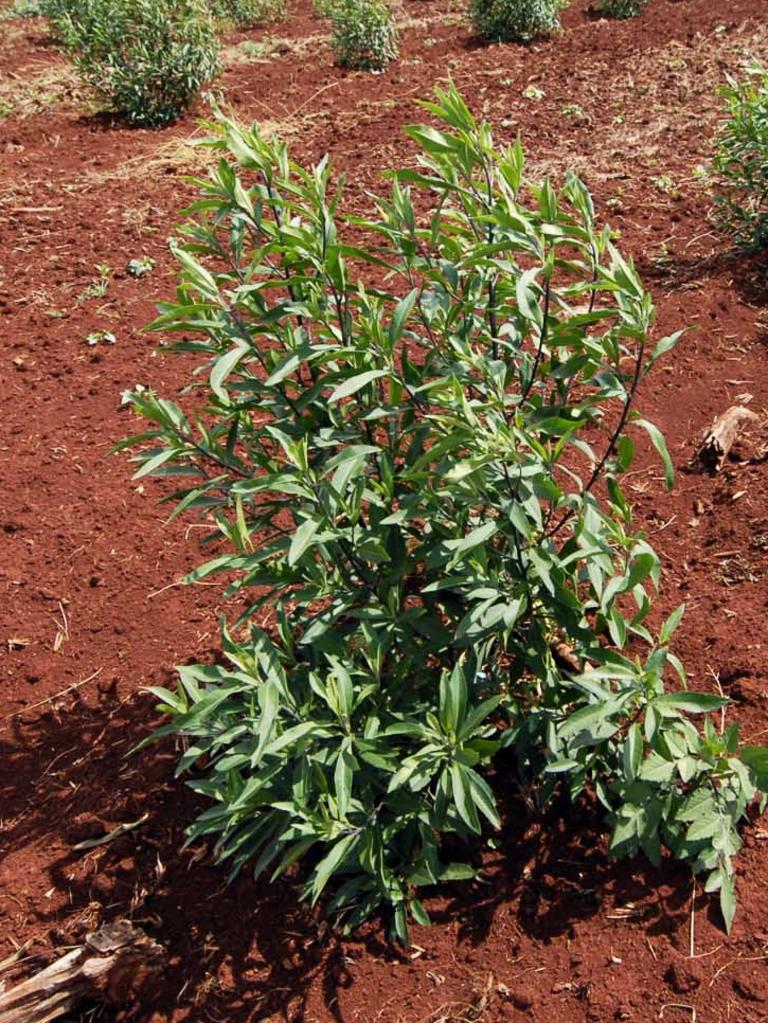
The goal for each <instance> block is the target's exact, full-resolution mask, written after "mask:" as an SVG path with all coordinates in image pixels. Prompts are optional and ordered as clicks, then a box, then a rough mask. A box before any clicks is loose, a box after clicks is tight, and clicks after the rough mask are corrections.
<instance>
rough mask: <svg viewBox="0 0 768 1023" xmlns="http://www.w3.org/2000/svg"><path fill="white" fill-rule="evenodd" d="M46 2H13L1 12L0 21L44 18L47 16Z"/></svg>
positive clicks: (38, 0) (37, 0)
mask: <svg viewBox="0 0 768 1023" xmlns="http://www.w3.org/2000/svg"><path fill="white" fill-rule="evenodd" d="M45 3H46V0H13V3H12V4H10V6H8V7H4V8H3V9H2V10H1V11H0V21H10V20H11V19H13V18H42V17H43V15H44V14H45Z"/></svg>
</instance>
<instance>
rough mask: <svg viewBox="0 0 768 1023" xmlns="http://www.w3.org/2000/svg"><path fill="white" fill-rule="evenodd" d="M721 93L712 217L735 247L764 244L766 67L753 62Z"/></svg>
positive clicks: (767, 234) (767, 214) (767, 225)
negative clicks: (723, 110)
mask: <svg viewBox="0 0 768 1023" xmlns="http://www.w3.org/2000/svg"><path fill="white" fill-rule="evenodd" d="M745 74H746V77H745V78H744V79H743V80H742V81H737V80H736V79H734V78H730V77H729V78H728V84H727V85H726V86H725V88H724V89H723V95H724V97H725V102H726V108H727V111H728V119H727V121H726V122H725V125H724V126H723V128H722V130H721V132H720V134H719V136H718V139H717V153H716V156H715V161H714V172H715V174H716V175H717V177H718V179H719V194H718V195H717V196H716V216H717V220H718V222H719V224H720V226H721V227H722V228H723V229H724V230H725V231H727V232H728V233H729V234H730V235H731V236H732V238H733V240H734V242H735V243H736V245H739V246H743V247H756V248H764V247H765V246H766V245H768V68H766V67H765V66H764V65H763V64H760V63H758V62H754V63H751V64H749V65H748V66H747V67H746V68H745Z"/></svg>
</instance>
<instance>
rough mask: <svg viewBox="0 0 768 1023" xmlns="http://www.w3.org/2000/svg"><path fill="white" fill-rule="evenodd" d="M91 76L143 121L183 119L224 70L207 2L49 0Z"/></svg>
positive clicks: (106, 97)
mask: <svg viewBox="0 0 768 1023" xmlns="http://www.w3.org/2000/svg"><path fill="white" fill-rule="evenodd" d="M46 3H47V13H48V16H49V17H50V19H51V22H52V25H53V28H54V31H55V34H56V35H57V37H58V39H59V40H60V42H61V44H62V46H64V47H65V49H67V51H68V52H69V54H70V57H71V59H72V61H73V63H74V65H75V67H76V68H77V70H78V72H79V73H80V75H81V77H82V78H83V80H84V81H85V82H86V83H87V84H88V85H89V86H90V87H91V88H93V89H94V90H95V91H96V93H97V94H98V95H99V96H100V97H101V99H102V100H103V101H105V102H106V103H107V104H108V105H109V106H110V108H111V109H113V110H115V111H116V112H118V113H120V114H122V115H124V116H125V117H126V118H127V119H128V120H129V121H132V122H133V123H135V124H141V125H148V126H154V125H161V124H167V123H169V122H171V121H174V120H176V119H177V118H178V117H179V116H180V115H181V114H182V113H183V112H184V110H185V109H186V108H187V107H188V106H189V104H190V103H191V102H192V100H193V99H194V97H195V96H196V95H197V93H198V91H199V90H200V88H201V87H202V86H203V85H205V84H206V83H207V82H209V81H210V80H211V78H213V76H214V75H215V73H216V71H217V70H218V58H219V44H218V40H217V38H216V33H215V30H214V26H213V21H212V18H211V15H210V12H209V9H208V6H207V4H206V3H205V2H204V0H46Z"/></svg>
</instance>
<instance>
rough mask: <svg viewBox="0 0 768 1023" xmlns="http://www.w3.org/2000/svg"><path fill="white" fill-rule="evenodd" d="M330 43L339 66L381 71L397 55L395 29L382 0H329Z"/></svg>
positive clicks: (389, 13) (389, 12) (390, 15)
mask: <svg viewBox="0 0 768 1023" xmlns="http://www.w3.org/2000/svg"><path fill="white" fill-rule="evenodd" d="M327 14H328V17H329V18H330V19H331V46H332V47H333V52H334V54H335V56H336V60H337V61H338V62H339V64H341V65H342V66H343V67H348V68H352V69H353V70H358V71H382V70H383V69H384V68H385V67H386V66H387V64H389V63H390V61H392V60H394V59H395V58H396V57H397V54H398V41H397V29H396V28H395V23H394V20H393V18H392V13H391V11H390V9H389V8H388V7H387V5H386V4H385V3H383V2H382V0H333V2H332V3H331V4H330V5H329V6H328V8H327Z"/></svg>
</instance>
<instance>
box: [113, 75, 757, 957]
mask: <svg viewBox="0 0 768 1023" xmlns="http://www.w3.org/2000/svg"><path fill="white" fill-rule="evenodd" d="M424 106H425V108H426V110H427V111H428V112H429V113H430V114H431V115H432V118H433V123H431V124H427V125H413V126H411V127H409V128H408V129H407V133H408V136H409V137H410V139H411V141H412V142H413V143H415V144H416V145H417V146H418V148H419V151H420V155H419V165H418V168H417V169H408V170H400V171H397V172H395V173H394V174H393V176H392V187H391V192H390V193H389V194H388V195H387V196H386V197H381V198H378V199H376V200H375V208H376V213H375V215H374V216H373V217H372V218H369V219H360V218H355V217H352V216H345V215H344V214H343V212H342V197H343V196H342V191H341V189H340V188H337V187H334V184H333V178H332V174H331V169H330V167H329V165H328V163H327V161H326V160H323V161H321V162H320V163H319V164H318V165H316V166H314V167H311V168H309V169H305V168H303V167H301V166H299V165H297V164H296V163H294V162H292V161H291V159H290V158H289V155H288V152H287V150H286V148H285V146H284V145H283V144H282V143H281V142H280V141H279V140H276V139H271V140H265V139H264V138H262V137H261V136H260V134H259V131H258V128H257V127H254V128H253V129H251V130H245V129H243V128H241V127H240V126H238V125H237V124H236V123H235V122H234V121H232V120H231V119H228V118H227V117H225V116H223V115H221V114H219V115H218V117H217V120H216V122H215V123H214V124H212V125H211V129H212V132H213V135H212V138H211V139H210V140H209V141H208V145H210V146H211V147H212V148H213V149H214V150H217V151H219V152H220V154H221V160H220V162H219V164H218V167H217V168H216V170H215V171H214V172H213V173H212V175H211V177H210V179H209V180H206V181H199V182H198V186H199V188H200V191H201V198H200V201H199V202H198V203H197V204H196V205H194V206H193V207H192V208H191V210H190V211H189V215H190V217H191V219H190V221H189V222H188V223H187V224H186V226H185V227H184V229H183V238H184V239H185V240H184V241H183V242H182V243H180V244H177V245H176V247H175V254H176V256H177V258H178V260H179V263H180V265H181V280H180V284H179V287H178V293H177V297H176V300H175V301H174V302H170V303H168V304H166V305H164V306H163V307H162V308H161V314H160V316H159V318H158V320H157V321H156V323H155V325H154V326H155V328H156V329H157V330H159V331H162V332H164V333H168V332H171V333H178V334H180V335H181V337H182V339H181V340H180V341H179V342H178V344H177V345H176V347H177V348H178V350H179V351H183V352H187V353H191V354H193V355H196V356H197V357H198V358H199V359H200V373H199V374H198V375H197V378H196V379H197V383H196V385H195V388H194V391H193V395H194V396H190V397H189V398H188V400H187V408H186V410H184V409H182V408H181V407H180V406H179V405H178V404H176V403H175V402H173V401H171V400H169V399H168V398H164V397H160V396H158V395H156V394H155V393H153V392H152V391H150V390H145V389H142V390H140V391H137V392H136V393H134V394H129V395H128V396H127V400H128V401H129V402H130V403H131V404H132V405H133V407H134V409H135V411H136V412H137V413H138V414H139V415H140V416H142V417H144V418H145V419H146V420H148V421H149V427H148V429H147V430H146V431H145V432H143V433H140V434H138V435H137V436H135V437H132V438H130V439H128V440H127V441H126V442H125V444H124V445H123V446H124V447H132V448H134V449H138V450H137V452H136V455H135V457H136V458H137V459H138V461H139V463H140V465H139V469H138V472H137V476H139V477H140V476H145V475H148V474H153V475H156V476H161V477H164V478H166V479H168V480H169V481H171V482H173V481H175V482H176V484H177V485H179V484H180V489H177V490H175V491H174V493H173V494H172V496H171V497H170V498H169V500H171V501H172V502H174V503H175V507H174V512H173V514H174V516H176V515H180V514H182V513H188V514H189V513H197V514H199V515H201V516H202V517H203V518H204V520H205V521H207V522H209V523H210V524H211V530H212V536H211V539H212V540H215V539H216V537H218V540H219V542H220V543H221V545H222V548H223V549H222V550H220V551H219V553H217V554H216V556H215V557H213V558H212V559H210V560H208V561H207V562H206V563H205V564H203V565H201V566H200V567H199V568H197V569H196V570H195V571H193V572H192V574H191V575H190V576H189V577H188V581H190V582H192V583H194V582H196V581H199V580H202V579H204V578H210V577H211V576H214V575H215V574H220V573H225V575H226V577H227V578H228V580H229V585H228V589H227V591H226V592H227V595H228V597H230V598H231V599H232V600H233V601H235V602H237V603H238V604H239V609H240V614H239V615H238V616H237V618H236V620H235V621H231V622H229V623H224V624H223V627H222V637H223V638H222V643H223V653H224V655H225V657H226V659H227V664H226V665H224V664H198V665H191V666H184V667H182V668H180V669H179V675H180V685H179V688H178V690H177V691H175V692H172V691H170V690H167V689H163V688H156V689H153V692H154V693H155V695H156V696H157V697H158V698H159V700H160V701H161V708H162V710H163V711H164V713H165V714H167V715H168V718H169V720H168V722H167V723H166V724H165V725H164V726H162V727H161V728H160V729H159V730H158V731H157V732H156V733H155V735H154V736H153V741H154V740H156V739H158V738H160V737H162V736H165V735H170V734H175V735H178V736H182V737H183V738H184V741H185V743H186V747H185V749H184V752H183V755H182V756H181V759H180V761H179V765H178V771H179V773H186V772H190V771H192V772H193V773H194V777H193V779H192V781H191V785H192V787H193V788H194V789H195V791H196V792H198V793H200V795H201V796H203V797H204V798H205V799H206V801H207V802H208V804H209V805H208V806H207V808H205V809H204V810H203V812H202V813H201V814H200V816H199V817H198V819H197V820H196V821H195V822H194V823H193V824H192V825H191V827H190V829H189V838H190V841H195V840H198V839H200V838H202V837H204V836H207V837H210V838H212V839H213V840H214V841H215V844H216V850H217V853H218V856H219V857H220V859H221V860H222V861H223V862H225V863H227V864H228V865H229V868H230V872H231V874H233V875H234V874H236V873H237V872H238V871H239V870H241V869H242V868H243V867H244V866H245V865H246V864H251V865H252V869H253V870H254V872H255V874H256V875H260V874H262V873H264V872H265V871H268V872H269V874H270V876H271V877H273V878H276V877H279V876H280V875H281V874H284V873H285V872H286V871H292V872H294V873H295V872H296V871H299V876H301V877H303V878H304V883H305V887H304V892H305V896H306V898H307V899H309V900H310V901H311V902H312V903H315V902H317V901H318V900H319V899H321V897H322V898H323V899H324V901H325V905H326V909H327V911H328V912H330V913H331V914H333V916H334V917H335V918H337V919H338V920H339V921H340V923H341V924H342V925H343V926H345V927H347V928H354V927H355V926H357V925H359V924H360V923H361V922H363V921H364V920H366V919H367V918H369V917H370V916H371V915H372V914H374V913H376V912H380V911H384V912H385V913H386V914H387V915H388V916H389V917H390V919H391V921H392V928H393V933H394V935H395V936H396V937H397V938H399V939H400V940H401V941H403V942H405V941H407V940H408V921H409V918H413V919H415V920H416V921H418V922H420V923H427V922H428V920H429V917H428V914H427V910H426V908H425V906H424V904H423V902H422V900H421V898H420V893H421V891H422V889H425V888H426V889H429V888H430V886H434V885H436V884H438V883H441V882H446V881H449V880H454V881H455V880H459V879H471V878H473V877H475V876H476V870H477V868H476V863H477V859H478V855H477V854H478V852H479V848H480V844H481V842H482V841H483V840H484V839H483V836H484V834H485V833H486V832H487V831H488V830H490V831H492V830H494V829H497V828H499V827H500V826H501V820H500V815H499V811H498V809H497V802H496V792H498V791H499V789H504V788H507V787H514V786H516V785H519V784H521V783H524V784H525V785H526V786H528V790H529V791H530V790H531V789H533V790H534V791H536V793H537V796H538V798H539V799H540V800H541V801H542V802H544V801H546V800H547V798H548V797H549V796H551V795H552V794H553V793H554V792H555V791H562V790H563V789H565V790H566V791H569V792H570V793H571V794H572V795H573V797H574V798H576V797H577V796H578V795H579V794H580V793H582V792H583V791H584V790H585V789H589V790H590V791H591V792H593V793H595V794H596V796H597V798H598V799H599V801H600V802H601V803H602V804H603V805H604V807H605V809H606V812H607V814H608V820H609V822H610V824H611V826H612V834H613V837H612V848H613V850H614V852H615V853H616V854H618V855H634V854H636V853H638V852H639V851H643V852H644V853H645V854H646V855H647V856H648V857H650V859H651V860H653V861H654V862H655V863H660V862H661V858H662V851H663V849H664V848H666V849H667V850H669V851H670V852H671V853H672V854H674V855H675V856H678V857H682V858H684V859H686V860H689V861H691V862H692V863H693V866H694V869H695V870H696V871H700V872H703V874H704V875H705V877H706V879H707V880H706V884H707V887H708V890H715V889H719V890H720V892H721V904H722V907H723V913H724V915H725V919H726V922H727V923H728V924H729V925H730V921H731V919H732V916H733V907H734V887H733V869H732V857H733V854H734V853H735V852H736V850H737V849H738V847H739V836H738V831H737V825H738V823H739V821H740V820H741V819H742V818H743V816H744V814H745V813H746V811H747V808H748V807H749V805H750V804H751V802H752V800H753V799H754V797H755V795H756V792H757V790H758V789H759V788H761V787H762V784H763V783H764V782H765V780H766V774H768V753H766V751H765V750H762V749H757V748H741V747H740V746H739V743H738V733H737V729H736V727H735V726H731V727H730V728H729V729H722V728H720V727H719V725H718V727H716V726H715V724H713V722H712V720H710V718H709V716H708V715H709V714H710V713H711V712H713V711H719V710H720V709H721V708H722V707H723V706H724V705H725V702H726V701H725V700H724V699H723V698H722V697H721V696H719V695H713V694H708V693H700V692H689V691H687V689H686V688H685V675H684V672H683V669H682V666H681V664H680V662H679V661H678V660H677V658H676V657H675V656H674V654H673V653H672V652H671V650H670V641H671V639H672V635H673V633H674V630H675V628H676V627H677V625H678V623H679V621H680V617H681V614H682V609H680V610H678V611H676V612H675V613H674V614H673V615H672V616H671V617H670V618H669V619H668V620H667V621H666V622H665V623H664V625H663V626H662V628H661V630H660V632H659V633H658V634H654V633H652V632H651V631H650V630H649V628H648V626H647V618H648V614H649V612H650V609H651V600H652V597H653V594H654V592H655V589H656V587H657V585H658V583H659V559H658V557H657V556H656V554H655V553H654V551H653V549H652V548H651V546H650V545H649V543H648V541H647V540H646V539H645V538H643V536H642V535H640V534H639V533H637V532H636V531H635V530H634V529H633V528H632V519H631V509H630V507H629V505H628V504H627V501H626V499H625V497H624V495H623V493H622V490H621V486H620V479H621V476H622V474H623V473H625V472H626V471H627V470H628V469H629V467H630V466H631V465H632V462H633V458H634V456H635V444H636V441H637V440H638V439H639V438H641V437H649V438H650V440H651V441H652V442H653V444H654V445H655V447H656V449H657V450H658V452H659V453H660V455H661V458H662V460H663V463H664V466H665V472H666V475H667V478H668V481H669V482H670V483H671V476H672V467H671V464H670V460H669V455H668V453H667V450H666V447H665V445H664V440H663V437H662V435H661V434H660V433H659V431H658V430H657V429H656V428H655V427H654V426H653V425H652V424H651V423H649V422H647V421H646V420H644V419H642V418H641V417H639V416H638V415H637V414H636V412H635V411H634V410H633V402H634V398H635V394H636V391H637V388H638V386H639V384H640V382H641V380H642V379H643V378H644V377H645V375H646V374H647V373H648V372H649V371H650V370H651V368H652V366H653V365H654V363H655V362H656V360H657V359H658V358H659V357H661V356H662V355H664V353H665V352H668V351H669V350H670V349H671V348H672V347H673V346H674V344H675V342H676V341H677V335H674V336H671V337H666V338H663V339H661V340H658V341H657V342H656V343H655V344H653V343H652V342H651V340H650V335H651V332H652V327H653V319H654V309H653V305H652V302H651V299H650V296H649V295H648V293H647V292H646V291H645V290H644V288H643V286H642V284H641V282H640V280H639V278H638V276H637V273H636V272H635V270H634V269H633V267H632V265H631V263H629V262H628V261H627V260H625V259H624V258H623V257H622V256H621V254H620V253H619V252H618V251H617V250H616V248H615V247H614V245H613V243H612V236H611V232H610V229H609V228H607V227H605V228H602V229H601V228H599V227H598V225H597V223H596V219H595V210H594V208H593V203H592V199H591V198H590V195H589V193H588V191H587V189H586V187H585V186H584V184H583V183H582V182H581V181H580V180H579V179H578V178H576V177H575V176H573V175H569V176H568V178H567V180H566V182H565V184H564V186H563V187H562V188H560V189H559V190H556V189H555V188H554V186H553V185H552V184H551V183H549V182H544V183H536V182H533V181H531V180H529V179H528V177H527V176H526V173H525V166H524V157H523V150H522V147H521V145H520V143H519V142H518V143H516V144H515V145H513V146H511V147H509V148H506V149H503V150H498V149H497V148H496V147H495V145H494V141H493V136H492V132H491V129H490V127H489V125H488V124H486V123H478V122H477V121H476V120H475V119H474V117H473V116H472V114H471V113H470V111H469V109H468V108H467V106H466V105H465V103H464V101H463V99H462V97H461V96H460V94H459V93H458V92H457V91H456V89H455V88H454V87H453V86H451V87H450V88H448V89H446V90H440V89H438V90H436V92H435V99H434V102H429V103H426V104H424ZM436 125H437V126H436ZM417 210H418V211H419V212H417ZM257 623H258V624H257ZM564 649H565V650H566V651H567V656H566V657H563V656H562V654H563V650H564ZM558 651H559V652H558ZM671 679H675V680H676V688H672V689H668V687H667V684H668V682H669V681H670V680H671ZM695 715H698V716H699V717H701V715H703V722H704V724H703V728H700V727H697V726H696V725H695V724H694V719H693V718H692V716H695ZM502 752H503V754H504V755H503V756H502V757H501V758H500V757H499V754H502ZM502 765H503V767H502ZM449 839H450V840H449ZM461 850H463V855H460V851H461Z"/></svg>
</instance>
